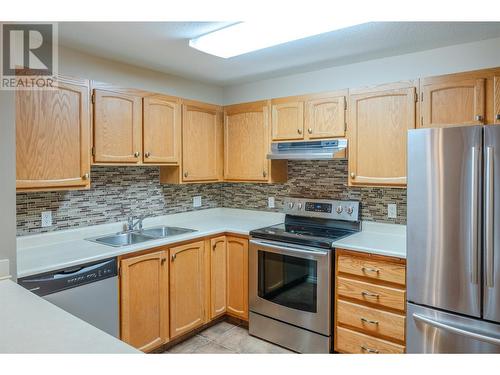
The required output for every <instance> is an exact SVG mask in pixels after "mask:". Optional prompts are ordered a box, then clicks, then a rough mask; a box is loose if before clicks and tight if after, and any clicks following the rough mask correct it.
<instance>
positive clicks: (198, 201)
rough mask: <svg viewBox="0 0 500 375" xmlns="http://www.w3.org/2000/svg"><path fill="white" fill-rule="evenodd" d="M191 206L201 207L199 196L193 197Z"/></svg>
mask: <svg viewBox="0 0 500 375" xmlns="http://www.w3.org/2000/svg"><path fill="white" fill-rule="evenodd" d="M193 207H201V196H200V195H197V196H196V197H193Z"/></svg>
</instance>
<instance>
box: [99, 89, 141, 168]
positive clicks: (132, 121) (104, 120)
mask: <svg viewBox="0 0 500 375" xmlns="http://www.w3.org/2000/svg"><path fill="white" fill-rule="evenodd" d="M93 101H94V162H95V163H103V164H109V163H123V164H138V163H140V162H141V161H142V97H141V96H138V95H133V94H129V93H125V92H121V91H116V92H115V91H111V90H107V89H95V90H94V96H93Z"/></svg>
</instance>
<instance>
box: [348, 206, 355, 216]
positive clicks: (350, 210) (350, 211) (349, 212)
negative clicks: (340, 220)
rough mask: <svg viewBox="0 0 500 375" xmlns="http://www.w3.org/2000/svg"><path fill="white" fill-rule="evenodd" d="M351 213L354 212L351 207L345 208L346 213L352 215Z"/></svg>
mask: <svg viewBox="0 0 500 375" xmlns="http://www.w3.org/2000/svg"><path fill="white" fill-rule="evenodd" d="M353 211H354V209H353V208H352V206H349V207H347V213H348V214H349V215H352V213H353Z"/></svg>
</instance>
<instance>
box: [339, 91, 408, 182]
mask: <svg viewBox="0 0 500 375" xmlns="http://www.w3.org/2000/svg"><path fill="white" fill-rule="evenodd" d="M415 99H416V96H415V87H405V88H396V89H389V90H384V88H383V87H381V88H379V89H377V90H376V91H367V92H361V91H358V92H357V93H356V94H354V95H351V96H350V112H349V185H389V186H390V185H393V186H404V185H405V184H406V138H407V131H408V130H409V129H413V128H414V127H415Z"/></svg>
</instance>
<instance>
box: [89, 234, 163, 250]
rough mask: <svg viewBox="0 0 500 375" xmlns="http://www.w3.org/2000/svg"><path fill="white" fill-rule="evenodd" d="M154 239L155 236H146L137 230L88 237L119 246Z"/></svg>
mask: <svg viewBox="0 0 500 375" xmlns="http://www.w3.org/2000/svg"><path fill="white" fill-rule="evenodd" d="M154 239H155V238H153V237H151V236H147V235H144V234H142V233H139V232H126V233H116V234H111V235H109V236H103V237H97V238H93V239H90V241H94V242H97V243H102V244H104V245H109V246H115V247H119V246H128V245H134V244H138V243H141V242H145V241H151V240H154Z"/></svg>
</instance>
